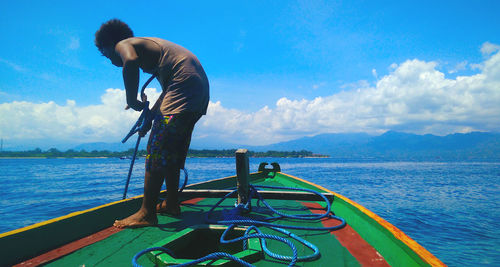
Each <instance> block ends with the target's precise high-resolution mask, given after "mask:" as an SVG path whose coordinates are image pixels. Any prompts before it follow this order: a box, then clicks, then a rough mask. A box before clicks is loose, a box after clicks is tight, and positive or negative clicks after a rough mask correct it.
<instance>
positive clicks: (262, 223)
mask: <svg viewBox="0 0 500 267" xmlns="http://www.w3.org/2000/svg"><path fill="white" fill-rule="evenodd" d="M255 188H272V189H291V190H295V191H306V192H312V193H314V194H316V195H319V196H321V197H322V198H323V199H324V200H325V201H326V203H327V209H326V212H325V213H324V214H299V215H289V214H286V213H283V212H279V211H277V210H276V209H274V208H272V207H271V206H270V205H269V204H268V203H267V201H265V200H264V199H263V198H262V196H261V195H260V194H259V193H258V192H257V191H256V190H255ZM250 190H251V191H253V192H252V193H255V194H257V196H258V197H259V200H260V201H261V202H262V203H264V205H265V206H266V207H267V208H269V209H270V210H271V211H273V212H274V213H276V214H278V215H279V216H277V217H271V218H267V219H266V220H270V219H273V220H274V219H279V218H291V219H301V220H320V219H322V218H325V217H328V218H331V219H335V220H338V221H340V224H339V225H335V226H330V227H309V226H296V225H282V224H276V223H268V222H265V221H259V220H251V219H245V220H213V219H211V218H210V215H211V213H212V212H213V210H214V209H215V208H217V207H218V206H219V205H220V204H221V203H222V202H223V201H224V200H225V199H227V198H228V197H230V196H231V195H233V194H235V193H236V192H237V191H238V190H234V191H232V192H230V193H228V194H226V195H225V196H224V197H223V198H222V199H220V200H219V201H218V202H217V203H216V204H215V205H214V206H213V207H212V208H210V210H209V211H208V212H207V214H206V216H205V220H206V221H207V223H212V224H224V225H231V224H237V225H245V226H251V225H256V226H267V227H276V228H284V229H297V230H312V231H322V230H329V231H333V230H337V229H340V228H343V227H344V226H345V220H344V219H342V218H340V217H337V216H335V215H332V214H331V212H330V209H331V204H330V202H329V201H328V199H327V198H326V197H325V196H323V195H322V194H320V193H318V192H316V191H314V190H309V189H298V188H287V187H277V186H250Z"/></svg>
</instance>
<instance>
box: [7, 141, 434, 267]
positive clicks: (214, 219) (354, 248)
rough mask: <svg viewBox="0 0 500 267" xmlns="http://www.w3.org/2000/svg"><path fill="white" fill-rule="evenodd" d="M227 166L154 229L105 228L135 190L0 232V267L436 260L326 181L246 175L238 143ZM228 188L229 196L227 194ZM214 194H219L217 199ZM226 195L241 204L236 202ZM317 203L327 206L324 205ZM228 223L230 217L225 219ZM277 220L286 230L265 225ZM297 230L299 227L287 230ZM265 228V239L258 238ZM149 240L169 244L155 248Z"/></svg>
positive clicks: (264, 171)
mask: <svg viewBox="0 0 500 267" xmlns="http://www.w3.org/2000/svg"><path fill="white" fill-rule="evenodd" d="M236 165H237V168H236V169H237V175H235V176H231V177H226V178H221V179H215V180H211V181H207V182H202V183H198V184H192V185H189V186H187V187H186V188H185V189H184V191H183V192H182V193H181V199H182V206H181V210H182V214H181V215H180V216H177V217H174V216H168V215H162V214H159V216H158V219H159V223H158V225H157V226H153V227H145V228H137V229H118V228H114V227H113V226H112V224H113V222H114V220H115V219H117V218H124V217H126V216H128V215H130V214H132V213H133V212H135V211H136V210H137V209H138V208H139V207H140V204H141V201H142V196H137V197H133V198H129V199H125V200H121V201H116V202H113V203H109V204H106V205H102V206H99V207H95V208H92V209H88V210H84V211H80V212H75V213H71V214H68V215H66V216H62V217H59V218H55V219H52V220H48V221H45V222H41V223H37V224H35V225H31V226H28V227H24V228H21V229H17V230H14V231H10V232H6V233H3V234H0V247H1V248H2V249H1V250H0V259H1V260H0V263H1V264H0V265H2V266H13V265H14V266H36V265H47V266H127V265H131V264H132V260H133V259H134V260H136V264H138V265H142V266H157V265H158V266H162V265H175V264H185V263H188V262H191V261H193V260H195V259H200V258H201V260H203V257H204V256H206V255H211V254H214V253H215V252H223V253H227V254H224V255H228V254H229V255H232V257H235V258H237V259H240V260H243V261H245V262H247V263H249V264H251V265H254V266H286V265H298V266H358V265H363V266H428V265H431V266H444V264H443V263H442V262H441V261H440V260H439V259H437V258H436V257H435V256H434V255H432V254H431V253H430V252H428V251H427V250H426V249H425V248H423V247H422V246H420V245H419V244H418V243H417V242H415V241H414V240H412V239H411V238H409V237H408V236H407V235H405V234H404V233H403V232H402V231H400V230H399V229H397V228H396V227H394V226H393V225H391V224H390V223H388V222H387V221H385V220H384V219H382V218H380V217H379V216H377V215H376V214H374V213H373V212H371V211H369V210H367V209H366V208H364V207H362V206H361V205H359V204H357V203H355V202H353V201H351V200H349V199H348V198H346V197H344V196H342V195H339V194H337V193H334V192H331V191H329V190H328V189H326V188H323V187H321V186H318V185H315V184H313V183H310V182H308V181H305V180H303V179H300V178H297V177H294V176H291V175H288V174H285V173H283V172H281V169H280V166H279V165H278V164H277V163H273V164H272V165H271V166H272V167H271V168H270V167H269V165H268V164H267V163H262V164H261V165H260V167H259V170H258V171H257V172H255V173H249V172H248V158H247V156H246V154H245V151H243V150H238V151H237V158H236ZM252 185H253V186H255V187H257V188H258V186H282V187H287V188H295V189H306V190H315V191H317V192H319V194H313V193H311V192H302V191H297V190H291V189H285V190H283V189H279V190H278V189H276V188H272V189H269V188H265V189H266V190H262V189H260V190H259V192H260V193H259V195H260V196H261V197H262V198H263V200H259V199H257V194H256V193H247V192H251V191H253V190H252V188H253V186H252ZM235 186H236V187H237V190H236V191H237V193H238V194H236V193H233V194H232V195H229V196H228V193H230V192H232V191H231V188H234V187H235ZM164 193H165V192H162V194H164ZM252 194H253V198H252ZM224 196H226V197H227V196H228V197H227V198H225V200H222V197H224ZM235 198H236V201H237V202H238V203H240V204H241V205H238V207H236V208H235ZM250 198H251V199H250ZM325 198H326V200H327V201H325ZM249 199H250V200H249ZM248 200H249V201H248ZM264 201H265V204H266V203H267V204H268V205H270V206H271V207H272V208H273V209H276V210H278V211H279V212H284V213H287V214H292V215H297V214H299V215H297V216H299V217H300V216H304V217H311V215H314V214H316V215H317V214H327V216H323V215H320V216H323V217H322V218H318V217H315V218H311V220H305V221H304V220H299V219H298V218H285V217H282V216H279V217H280V218H274V219H272V220H266V218H269V217H271V216H274V215H275V214H274V215H273V214H272V213H273V212H272V211H271V210H270V209H269V208H268V207H266V206H265V204H262V203H263V202H264ZM327 202H330V211H331V212H329V211H326V210H325V209H327V207H328V206H329V205H328V203H327ZM244 203H251V208H249V206H243V205H242V204H244ZM332 214H334V215H335V216H337V217H334V216H333V215H332ZM242 219H248V220H250V221H258V222H259V221H260V222H267V223H271V224H272V226H271V227H269V226H265V225H263V224H260V223H253V224H254V225H256V226H257V228H258V229H260V230H259V232H257V231H256V230H249V231H247V230H248V229H249V228H252V226H250V224H252V223H246V222H245V223H243V222H241V221H243V220H242ZM235 221H238V222H239V223H236V225H233V226H229V225H230V224H231V223H232V222H235ZM343 222H345V224H344V223H343ZM276 225H278V226H276ZM281 226H283V228H286V229H288V230H286V231H289V232H291V233H293V234H290V233H287V232H277V231H276V230H273V229H272V228H273V227H274V228H276V227H279V228H281ZM301 227H306V228H303V229H290V228H301ZM325 227H330V228H333V230H325V229H324V228H325ZM228 228H230V229H229V230H228ZM311 229H314V230H311ZM226 230H227V231H226ZM223 234H224V235H225V236H224V237H223V239H224V240H229V239H241V241H238V242H233V243H227V244H225V243H221V241H220V239H221V235H223ZM268 235H272V236H274V237H273V238H274V239H273V238H267V239H263V238H261V237H262V236H268ZM294 237H297V238H298V239H299V241H297V240H295V239H293V238H294ZM279 238H281V239H288V240H289V241H286V242H291V243H292V246H294V247H295V248H296V256H297V258H296V259H294V258H293V257H291V256H293V254H294V252H293V248H291V246H290V245H289V244H288V243H286V242H285V241H282V240H278V239H279ZM290 240H292V241H290ZM304 240H305V241H304ZM243 243H245V245H246V246H245V247H244V246H243ZM310 244H312V245H314V246H315V247H316V248H317V252H315V250H314V248H312V247H311V245H310ZM158 247H161V248H167V249H169V250H168V251H159V250H158V249H157V248H158ZM148 248H156V249H150V250H148ZM273 254H280V255H283V256H284V259H276V258H274V257H276V255H273ZM206 265H214V266H238V265H240V263H237V262H236V261H234V260H231V259H229V258H228V257H227V256H223V257H221V258H215V259H210V260H203V261H202V262H199V263H198V266H206Z"/></svg>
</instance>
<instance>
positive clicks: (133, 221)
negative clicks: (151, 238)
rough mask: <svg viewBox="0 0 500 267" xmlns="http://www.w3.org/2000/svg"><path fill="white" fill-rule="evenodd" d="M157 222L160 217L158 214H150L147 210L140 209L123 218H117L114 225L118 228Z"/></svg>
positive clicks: (137, 226)
mask: <svg viewBox="0 0 500 267" xmlns="http://www.w3.org/2000/svg"><path fill="white" fill-rule="evenodd" d="M157 224H158V218H157V217H156V214H153V215H149V216H148V215H147V214H146V213H145V212H143V211H142V210H139V211H138V212H136V213H134V214H132V215H130V216H129V217H127V218H125V219H123V220H116V221H115V223H114V224H113V226H114V227H117V228H139V227H146V226H153V225H157Z"/></svg>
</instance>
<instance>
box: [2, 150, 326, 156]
mask: <svg viewBox="0 0 500 267" xmlns="http://www.w3.org/2000/svg"><path fill="white" fill-rule="evenodd" d="M235 153H236V149H224V150H212V149H210V150H209V149H203V150H195V149H190V150H189V151H188V155H187V157H189V158H233V157H234V155H235ZM133 155H134V150H133V149H130V150H127V151H122V152H112V151H107V150H103V151H96V150H94V151H90V152H87V151H85V150H81V151H75V150H67V151H59V150H57V149H55V148H51V149H49V150H47V151H42V150H41V149H39V148H38V149H35V150H29V151H1V152H0V158H13V159H14V158H131V157H132V156H133ZM137 155H140V156H138V157H144V156H145V155H146V151H145V150H140V151H137ZM248 156H249V157H252V158H266V157H270V158H328V157H329V156H328V155H321V154H315V153H312V152H311V151H306V150H301V151H267V152H254V151H248Z"/></svg>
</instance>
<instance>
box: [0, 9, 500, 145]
mask: <svg viewBox="0 0 500 267" xmlns="http://www.w3.org/2000/svg"><path fill="white" fill-rule="evenodd" d="M436 2H438V3H436ZM498 10H500V2H498V1H147V2H145V3H144V4H139V3H138V2H137V1H78V2H74V1H23V0H20V1H8V2H7V1H6V2H4V3H3V5H2V8H1V10H0V35H1V36H2V42H0V137H1V138H3V139H4V143H5V144H6V145H5V146H6V147H7V148H8V144H11V145H12V147H11V148H16V147H23V146H24V147H26V146H28V147H29V146H51V145H62V144H66V145H67V146H69V144H75V145H76V144H79V143H81V142H98V141H103V142H112V141H116V140H120V139H121V138H120V137H121V136H122V135H123V134H124V133H126V132H127V131H128V128H129V127H130V125H131V124H132V123H133V122H134V121H135V119H136V117H137V116H138V114H136V113H133V112H129V111H127V112H125V111H122V109H123V106H124V105H125V97H124V96H123V82H122V80H121V69H119V68H117V67H114V66H113V65H111V64H110V63H109V61H108V60H107V59H105V58H104V57H102V56H101V55H100V53H99V52H98V51H97V49H96V48H95V46H94V44H93V40H94V33H95V31H96V30H97V29H98V28H99V26H100V25H101V23H103V22H104V21H106V20H108V19H111V18H119V19H122V20H123V21H125V22H126V23H128V24H129V25H130V26H131V28H132V29H133V31H134V33H135V35H136V36H156V37H161V38H165V39H168V40H170V41H173V42H175V43H178V44H180V45H182V46H184V47H186V48H188V49H189V50H191V51H192V52H194V53H195V54H196V55H197V56H198V58H199V59H200V61H201V62H202V64H203V66H204V68H205V71H206V72H207V74H208V77H209V79H210V83H211V104H210V107H209V114H208V115H207V116H206V117H205V118H203V119H202V121H200V123H199V126H198V127H197V130H196V132H195V136H194V139H195V140H194V143H196V144H197V145H198V146H203V144H204V143H206V144H208V143H209V142H210V140H212V141H213V140H216V139H217V140H219V141H220V142H229V143H239V144H267V143H273V142H278V141H285V140H290V139H293V138H298V137H302V136H306V135H315V134H320V133H326V132H369V133H373V134H378V133H382V132H384V131H387V130H399V131H405V132H414V133H419V134H422V133H432V134H439V135H444V134H449V133H454V132H468V131H476V130H477V131H500V125H499V124H500V123H499V121H500V120H498V118H496V117H495V113H496V112H497V113H496V114H500V110H498V109H497V108H496V107H498V106H500V96H499V93H498V91H499V90H500V87H499V86H498V85H499V83H498V82H499V80H500V74H499V73H498V72H500V71H499V69H500V68H499V67H498V65H497V64H500V63H499V62H500V60H499V59H498V57H499V56H498V48H499V45H500V16H498ZM146 78H147V76H145V75H144V76H142V81H141V83H142V82H143V81H145V79H146ZM150 87H151V88H152V89H151V90H150V94H151V95H153V96H154V95H157V93H158V92H159V90H160V87H159V85H158V83H152V84H151V85H150ZM122 96H123V97H122ZM477 105H480V106H483V107H485V108H483V109H477V107H476V106H477ZM242 125H244V126H245V129H240V127H242ZM262 129H265V130H262Z"/></svg>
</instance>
